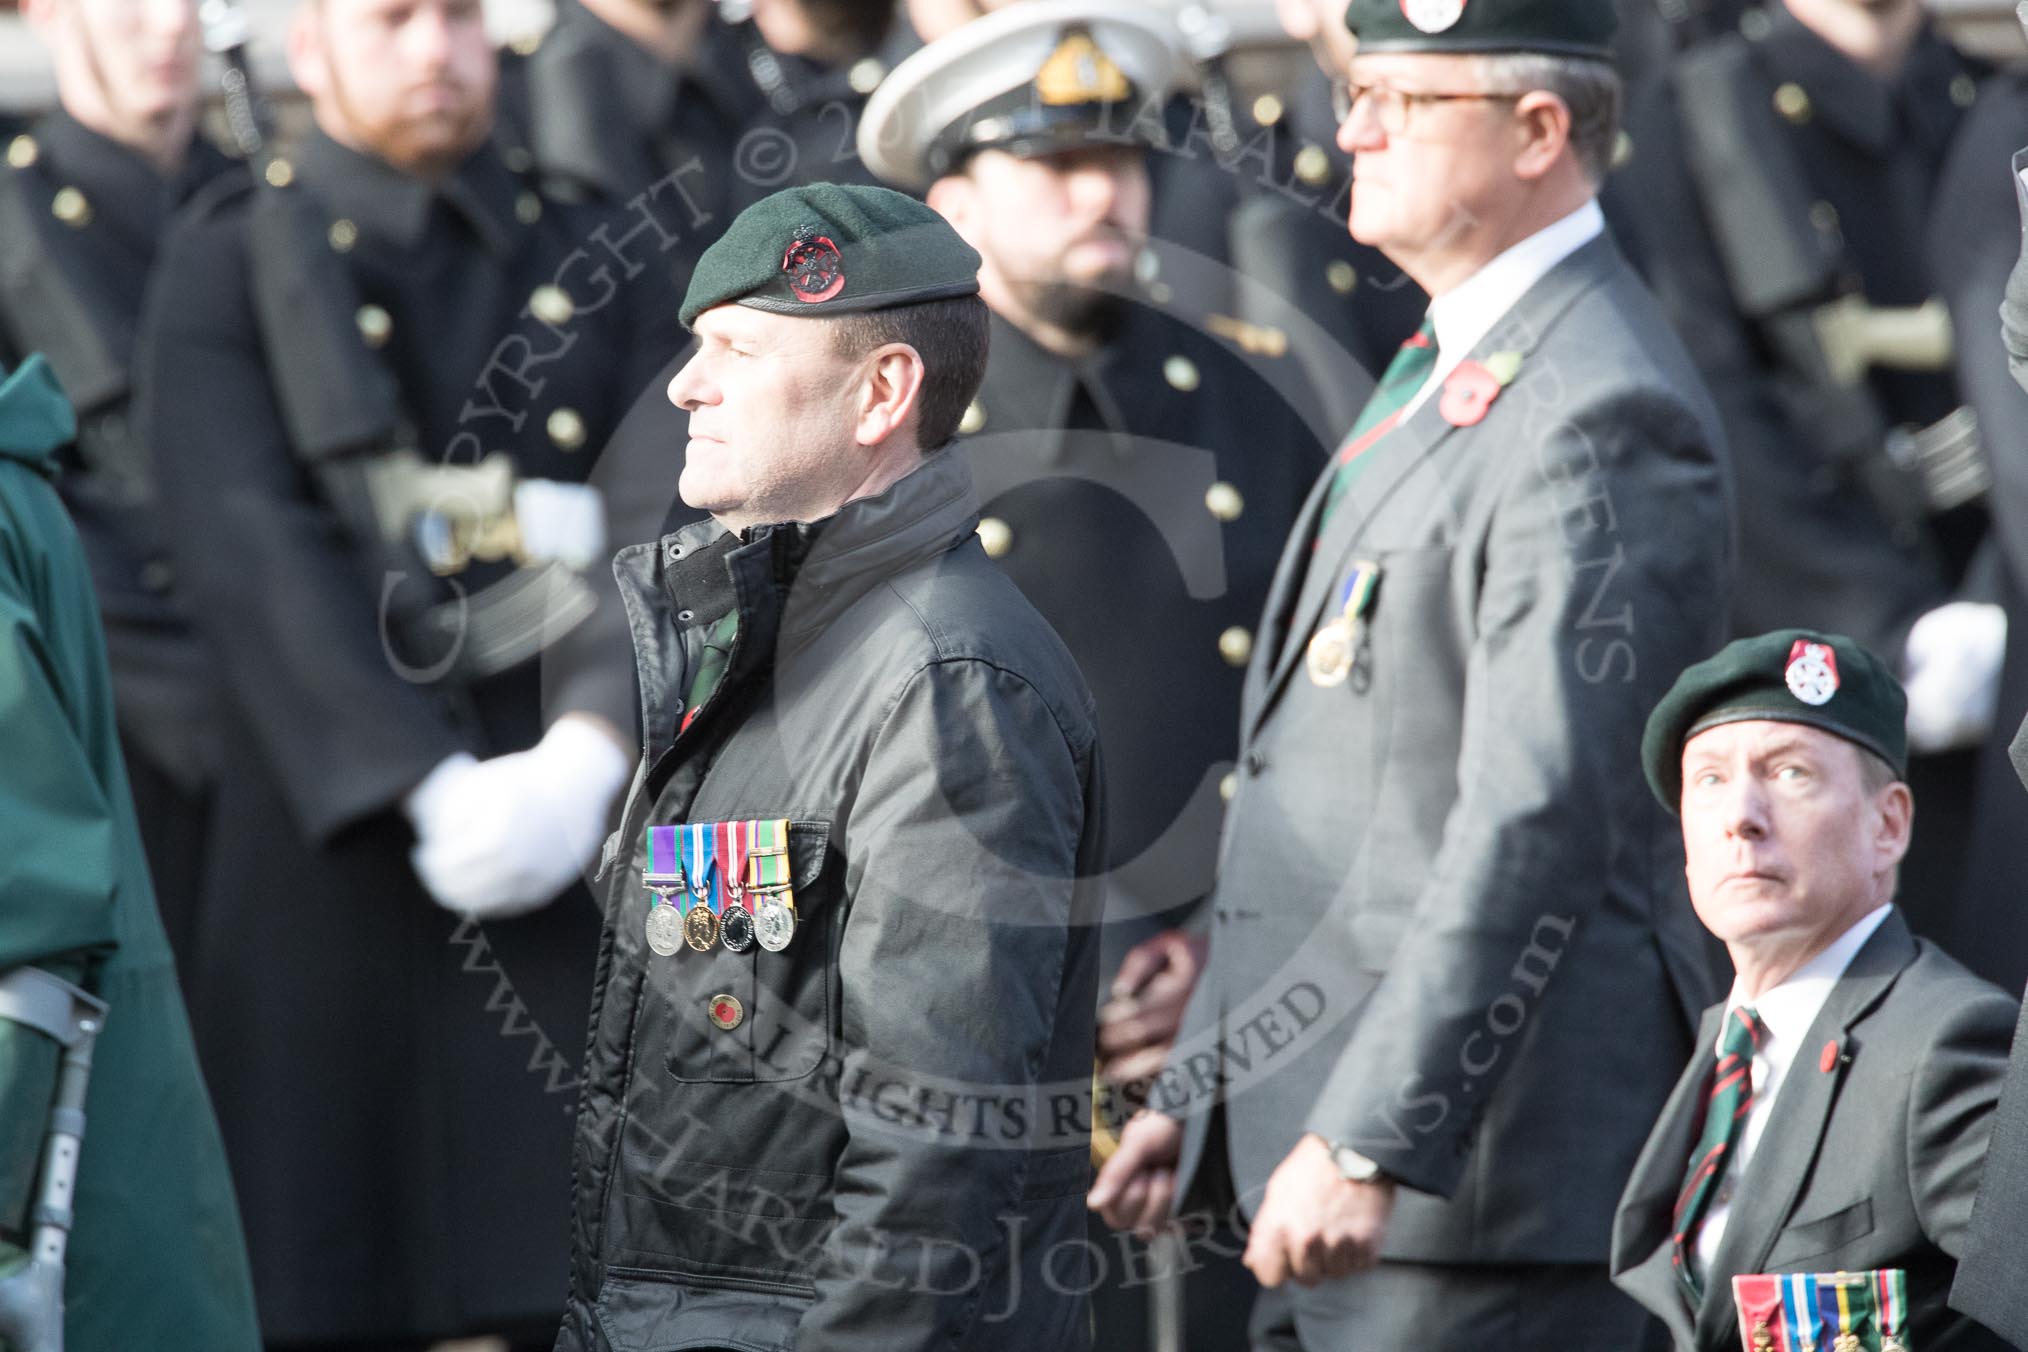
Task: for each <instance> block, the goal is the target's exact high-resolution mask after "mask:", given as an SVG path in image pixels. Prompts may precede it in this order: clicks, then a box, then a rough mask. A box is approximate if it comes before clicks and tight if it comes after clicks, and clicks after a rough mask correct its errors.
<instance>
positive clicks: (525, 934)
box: [138, 0, 680, 1348]
mask: <svg viewBox="0 0 2028 1352" xmlns="http://www.w3.org/2000/svg"><path fill="white" fill-rule="evenodd" d="M290 63H291V70H292V73H293V75H294V76H295V78H296V80H297V82H298V84H299V85H300V86H301V87H302V89H303V90H304V92H305V93H306V94H307V95H308V98H309V102H310V108H311V111H312V114H313V116H314V121H315V126H314V128H313V129H312V130H311V131H310V132H309V133H308V134H307V136H306V138H305V140H304V141H303V143H302V144H301V145H300V146H299V147H297V148H296V149H295V151H294V152H293V153H292V154H290V155H289V156H288V157H286V158H283V157H279V156H273V157H269V156H263V157H262V158H260V159H258V160H257V161H256V162H255V164H254V166H253V169H254V178H255V179H256V181H255V182H253V183H247V182H233V183H225V184H222V185H221V186H220V188H219V189H218V190H216V191H212V192H208V193H207V194H205V195H203V196H202V197H200V198H199V200H198V201H197V202H196V203H194V204H193V206H192V208H191V212H190V214H189V215H188V216H187V217H186V218H185V219H184V220H183V221H182V222H181V223H180V225H179V226H178V228H177V229H176V230H175V231H174V232H173V233H172V234H171V235H170V237H169V239H168V241H167V242H166V244H165V245H164V248H163V260H162V268H161V273H160V282H159V284H158V285H157V287H156V288H155V289H154V291H153V292H152V293H151V304H150V308H149V311H148V314H147V318H146V320H145V323H144V330H143V339H142V357H141V359H140V362H139V385H138V390H139V393H138V411H139V415H140V418H141V421H142V424H143V427H144V430H145V432H146V435H147V436H148V438H149V442H150V444H151V445H152V446H153V447H154V448H155V451H156V455H157V462H158V468H159V475H160V482H161V486H162V497H163V503H164V508H165V518H166V522H167V525H168V529H169V534H170V542H171V546H172V549H173V550H174V552H175V555H176V558H177V561H178V566H179V568H180V570H181V575H182V576H183V578H184V579H185V580H186V581H187V584H188V587H189V596H190V599H191V605H192V609H193V612H194V614H195V616H196V618H197V620H198V622H199V624H200V625H201V627H202V628H203V629H204V630H205V631H206V633H207V635H208V636H209V637H210V638H211V640H212V641H213V643H214V644H215V646H216V647H217V649H218V651H219V655H220V670H219V674H218V684H219V686H220V688H221V692H222V695H223V698H224V699H225V701H226V702H227V704H228V706H229V716H228V717H227V718H226V719H225V720H224V722H225V728H226V732H225V737H224V746H223V756H224V759H225V762H226V764H227V766H228V770H227V773H226V774H225V775H224V776H223V777H222V781H221V782H222V784H223V785H224V793H223V796H222V798H221V801H220V803H219V804H218V812H219V818H220V820H221V822H222V823H224V824H225V826H226V827H229V830H221V833H220V849H219V851H218V854H217V857H216V858H215V860H214V861H213V866H212V868H211V870H210V874H209V876H208V879H207V891H206V897H205V909H204V924H205V928H204V933H203V935H202V936H201V942H200V946H199V947H200V952H201V954H202V962H201V964H200V967H199V970H198V971H197V973H196V974H195V976H194V987H195V990H194V997H193V1001H192V1004H193V1015H194V1022H195V1023H196V1026H197V1032H198V1039H199V1050H200V1053H201V1054H202V1056H203V1058H204V1064H205V1068H206V1071H207V1073H208V1076H209V1078H210V1081H211V1084H212V1087H213V1091H214V1094H215V1097H216V1100H217V1104H218V1108H219V1115H220V1119H221V1125H222V1127H223V1129H224V1133H225V1138H226V1145H227V1151H228V1155H229V1157H230V1159H231V1162H232V1164H233V1167H234V1172H235V1180H236V1182H237V1184H238V1187H239V1195H240V1199H241V1202H242V1209H243V1213H244V1216H245V1220H246V1224H247V1230H248V1234H249V1236H250V1238H251V1245H250V1247H251V1250H252V1255H253V1265H254V1281H255V1288H256V1294H257V1297H258V1300H259V1303H260V1308H261V1317H262V1325H263V1332H264V1334H265V1336H266V1337H267V1339H268V1341H269V1345H270V1346H271V1347H274V1346H283V1345H296V1344H305V1343H315V1344H316V1345H318V1346H319V1347H325V1348H329V1347H339V1346H366V1347H373V1348H389V1347H409V1346H420V1345H422V1344H424V1343H426V1342H427V1341H429V1340H433V1339H436V1338H441V1337H450V1336H460V1335H466V1334H476V1333H504V1334H508V1335H510V1336H516V1337H522V1338H526V1339H529V1340H531V1342H530V1345H535V1342H537V1341H539V1343H540V1345H542V1346H547V1345H548V1330H551V1329H553V1327H554V1321H555V1318H556V1315H557V1308H558V1304H559V1301H560V1299H561V1295H562V1292H561V1291H560V1289H559V1288H558V1285H557V1281H556V1273H557V1272H558V1271H559V1270H560V1266H561V1264H562V1262H563V1248H564V1243H565V1234H566V1227H565V1218H566V1215H567V1210H566V1208H567V1178H568V1167H567V1163H566V1162H567V1159H568V1155H569V1126H570V1115H571V1110H572V1108H573V1106H574V1103H575V1092H574V1089H575V1086H574V1083H573V1076H572V1073H571V1072H572V1066H573V1063H574V1061H575V1058H576V1053H577V1050H578V1048H580V1047H581V1046H582V1045H583V1041H582V1039H583V1036H584V1028H585V1024H584V1013H583V1010H584V1006H585V1003H586V995H587V991H588V986H589V981H590V975H591V970H592V962H593V954H594V948H595V941H596V934H597V916H596V913H595V911H594V909H593V908H592V907H591V906H590V905H589V904H588V898H587V897H586V895H585V893H584V890H583V888H582V885H581V884H580V883H579V882H578V879H579V878H580V877H581V870H582V869H583V868H585V867H586V866H587V865H588V863H589V861H590V859H591V857H592V856H593V855H595V854H596V852H597V848H598V842H599V839H600V837H601V836H602V835H603V834H604V831H605V829H606V821H605V818H606V814H607V811H608V809H609V808H610V806H611V805H612V804H613V803H614V801H615V800H616V798H617V795H618V792H619V790H620V789H621V788H622V787H623V785H624V782H625V780H626V777H627V774H628V769H629V766H630V764H631V756H630V754H629V752H628V751H627V750H624V749H623V748H624V747H627V746H629V745H630V744H631V742H632V739H633V732H632V728H633V721H634V714H633V712H632V708H633V704H634V701H633V695H632V682H631V677H630V674H629V672H628V670H627V667H626V648H625V639H624V633H625V628H624V621H623V619H621V618H620V616H619V613H618V609H617V606H616V604H615V603H614V601H613V598H612V597H610V596H607V595H604V594H602V593H601V592H600V590H599V589H598V587H597V586H596V585H594V583H593V582H592V581H588V580H587V579H595V578H597V577H599V576H600V571H601V570H599V569H598V567H597V561H598V560H599V559H601V558H602V557H604V554H605V550H606V544H607V542H608V541H610V540H615V539H617V540H622V541H624V540H630V539H634V538H641V536H642V535H644V534H646V533H648V532H650V531H652V530H653V527H654V522H655V521H656V520H659V518H660V516H661V514H662V512H663V510H664V509H665V506H666V502H667V497H668V495H669V493H670V492H671V488H670V479H671V477H672V472H673V471H672V466H670V464H669V463H668V460H669V456H668V452H667V450H666V449H664V450H663V451H662V452H661V463H660V464H659V465H656V466H654V467H653V468H654V469H656V470H657V471H658V472H657V473H656V474H654V475H653V476H652V484H653V487H652V490H651V489H647V488H643V487H642V486H641V485H640V483H639V482H638V481H637V480H635V479H634V478H633V477H632V476H631V474H630V473H629V470H628V467H626V466H624V465H616V464H615V463H614V462H613V457H612V455H611V454H610V453H608V454H606V455H605V456H604V458H601V456H600V450H601V447H603V446H605V445H606V442H607V437H608V434H609V433H610V432H611V430H612V429H613V427H614V426H615V424H616V423H617V422H618V421H619V420H620V419H621V417H622V416H623V415H624V414H625V412H626V411H627V409H628V406H629V404H630V402H631V401H632V400H633V399H634V398H635V396H636V395H637V394H638V393H641V392H642V390H643V387H644V386H646V385H648V384H649V383H650V381H651V379H652V375H653V373H654V372H655V371H656V370H658V369H659V368H660V367H661V366H662V365H663V364H664V363H665V362H666V361H667V360H668V358H669V356H670V355H671V353H672V350H673V346H674V344H673V341H671V337H672V336H673V335H666V334H664V333H662V332H660V331H659V330H656V329H653V328H651V327H650V326H649V325H648V324H647V323H646V322H644V320H643V319H641V318H639V317H637V311H639V310H641V309H651V310H653V309H656V308H657V307H652V306H642V305H640V303H639V302H640V301H641V300H642V299H643V297H644V296H645V294H646V290H645V288H646V286H647V283H646V282H645V281H644V280H643V279H646V278H649V277H653V276H658V275H660V274H659V273H658V271H657V268H658V250H659V249H660V248H661V247H663V246H664V245H665V244H666V243H668V242H669V241H671V240H672V239H675V238H677V237H678V234H679V232H678V229H677V227H678V226H679V225H680V218H674V217H672V218H661V217H655V216H651V215H646V214H643V212H641V211H635V210H629V211H626V212H623V213H621V214H620V215H619V216H618V217H617V218H611V217H606V216H603V215H594V214H591V213H588V212H585V211H582V210H578V209H573V208H570V207H567V206H565V205H564V204H560V203H558V202H556V201H554V200H552V199H549V198H545V197H544V196H543V195H542V194H541V193H540V192H539V191H538V190H537V188H536V187H535V186H533V185H532V184H531V183H530V182H529V181H528V180H527V179H525V178H523V177H520V176H517V175H516V174H515V173H514V172H513V171H512V169H511V168H510V167H509V166H508V165H507V164H506V163H504V162H503V159H502V157H501V155H500V154H499V153H497V152H496V151H495V150H494V149H493V148H492V147H491V146H490V145H489V143H488V142H487V132H488V127H489V123H490V119H491V115H492V107H493V92H494V88H495V58H494V53H493V50H492V47H491V45H490V43H489V41H488V39H487V36H486V34H485V31H484V28H483V26H482V23H481V16H480V9H479V6H478V5H477V4H476V3H472V2H471V0H423V3H420V4H416V5H414V6H406V5H404V6H401V7H389V6H385V5H383V4H381V3H380V0H312V2H311V3H310V4H308V5H307V6H306V7H305V8H303V9H302V10H301V11H299V12H298V14H297V15H296V19H295V23H294V26H293V27H292V29H291V32H290ZM630 279H633V280H632V282H631V284H630ZM654 318H656V319H658V320H659V321H661V323H663V324H665V325H666V324H672V323H673V315H670V314H669V313H668V312H667V311H666V310H660V311H659V312H658V313H657V314H655V315H654ZM647 393H649V394H650V395H659V393H660V391H659V389H649V390H648V391H647ZM595 466H596V479H595V480H594V467H595ZM588 481H593V482H596V483H597V484H598V485H599V486H600V487H601V488H602V489H603V490H604V491H603V493H602V494H601V493H599V492H596V491H594V490H593V489H592V488H591V487H589V486H588ZM658 498H659V500H658ZM636 511H638V512H639V513H640V516H641V517H642V518H645V519H646V522H647V524H646V525H645V526H640V525H636V524H634V523H633V513H635V512H636ZM602 512H603V514H604V515H605V517H606V518H607V526H606V528H605V529H604V530H603V531H601V530H600V529H599V528H598V519H599V517H600V515H601V513H602ZM601 537H604V538H601ZM439 574H441V575H442V576H441V577H439V576H438V575H439ZM482 922H483V923H482Z"/></svg>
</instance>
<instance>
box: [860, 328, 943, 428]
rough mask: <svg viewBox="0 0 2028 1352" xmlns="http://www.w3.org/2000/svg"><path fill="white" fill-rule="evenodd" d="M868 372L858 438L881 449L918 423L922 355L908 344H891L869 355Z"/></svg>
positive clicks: (861, 383) (862, 382)
mask: <svg viewBox="0 0 2028 1352" xmlns="http://www.w3.org/2000/svg"><path fill="white" fill-rule="evenodd" d="M865 369H866V376H865V378H864V379H863V380H862V381H861V382H860V385H859V422H858V425H857V426H856V427H855V428H854V429H853V433H854V439H855V440H857V441H858V443H859V444H860V445H861V446H878V445H880V444H881V443H883V442H885V441H887V440H888V439H890V438H891V437H893V436H894V435H895V434H896V433H897V432H903V431H905V430H906V429H907V428H908V427H909V426H910V424H911V423H913V422H915V421H916V416H915V414H916V405H917V404H918V403H919V402H920V401H921V398H922V379H923V364H922V355H921V354H920V353H918V352H917V351H916V350H915V349H914V348H912V347H910V346H909V345H908V344H907V343H888V344H887V345H886V346H884V347H879V348H876V349H874V350H873V352H871V353H870V354H868V356H867V358H866V368H865ZM918 449H928V448H927V447H919V448H918Z"/></svg>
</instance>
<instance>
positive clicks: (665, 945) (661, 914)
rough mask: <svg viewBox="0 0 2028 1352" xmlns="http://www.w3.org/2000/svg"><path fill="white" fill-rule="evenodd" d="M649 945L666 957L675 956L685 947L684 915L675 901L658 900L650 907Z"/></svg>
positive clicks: (658, 953)
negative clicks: (677, 907)
mask: <svg viewBox="0 0 2028 1352" xmlns="http://www.w3.org/2000/svg"><path fill="white" fill-rule="evenodd" d="M648 947H649V948H651V949H653V950H654V951H655V953H656V954H657V955H658V956H660V957H664V958H670V957H674V956H675V955H676V953H677V951H678V950H679V949H681V948H682V947H683V915H682V913H681V912H680V911H678V910H677V909H676V907H675V905H674V904H673V903H670V902H664V901H658V902H655V903H654V904H652V905H650V906H649V907H648Z"/></svg>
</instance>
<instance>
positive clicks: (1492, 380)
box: [1437, 361, 1500, 427]
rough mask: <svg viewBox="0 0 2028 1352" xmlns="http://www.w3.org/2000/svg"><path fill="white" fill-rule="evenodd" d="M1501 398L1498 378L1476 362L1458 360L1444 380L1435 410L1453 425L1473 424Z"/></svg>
mask: <svg viewBox="0 0 2028 1352" xmlns="http://www.w3.org/2000/svg"><path fill="white" fill-rule="evenodd" d="M1499 397H1500V378H1499V377H1498V376H1496V375H1494V374H1493V373H1492V372H1491V371H1488V370H1487V369H1486V368H1485V367H1483V366H1481V365H1479V363H1477V362H1475V361H1468V362H1460V363H1459V364H1458V369H1457V370H1455V371H1452V372H1451V373H1450V375H1449V376H1448V377H1446V378H1445V380H1444V393H1443V398H1442V399H1441V400H1440V401H1439V402H1438V404H1437V412H1439V413H1441V414H1443V415H1444V421H1445V422H1447V423H1449V424H1450V425H1451V426H1452V427H1473V426H1476V425H1477V424H1478V422H1479V420H1480V419H1482V418H1484V417H1485V416H1486V410H1487V409H1489V408H1491V407H1492V406H1493V401H1494V400H1495V399H1497V398H1499Z"/></svg>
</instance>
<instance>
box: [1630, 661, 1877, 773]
mask: <svg viewBox="0 0 2028 1352" xmlns="http://www.w3.org/2000/svg"><path fill="white" fill-rule="evenodd" d="M1755 718H1764V719H1769V720H1771V721H1773V722H1777V723H1802V724H1806V725H1808V726H1809V727H1813V728H1818V729H1821V730H1822V731H1824V732H1829V733H1834V734H1836V735H1837V736H1839V737H1843V738H1844V739H1845V740H1846V741H1848V742H1852V743H1854V744H1856V745H1858V746H1859V747H1861V748H1862V749H1864V750H1867V751H1870V752H1872V753H1873V754H1874V755H1876V756H1878V757H1880V759H1882V760H1884V761H1886V762H1887V763H1888V764H1889V765H1891V766H1893V767H1894V772H1895V773H1896V774H1897V775H1905V774H1906V773H1907V772H1908V726H1907V724H1908V696H1907V694H1905V693H1904V692H1903V691H1902V688H1901V682H1900V681H1897V680H1896V679H1895V678H1894V675H1893V673H1892V672H1890V671H1889V670H1888V669H1887V667H1886V665H1885V664H1884V663H1882V662H1881V661H1880V659H1878V658H1877V657H1875V656H1874V655H1873V654H1872V653H1869V652H1867V651H1866V650H1865V649H1864V648H1862V647H1860V646H1859V645H1858V644H1857V643H1854V642H1853V641H1852V640H1851V639H1849V638H1846V637H1844V636H1843V635H1842V634H1821V633H1817V632H1814V631H1812V630H1808V629H1778V630H1776V631H1775V632H1774V633H1772V634H1762V635H1760V636H1759V637H1758V638H1742V639H1736V640H1734V641H1733V642H1731V643H1728V644H1726V645H1725V647H1723V648H1722V649H1720V650H1719V651H1718V653H1717V654H1716V655H1715V656H1712V657H1707V658H1705V659H1704V660H1703V661H1702V662H1699V663H1698V664H1697V665H1696V666H1693V667H1691V668H1690V669H1689V670H1688V671H1685V672H1684V673H1683V674H1682V675H1681V676H1679V677H1677V678H1676V684H1675V685H1673V686H1671V687H1670V688H1669V693H1668V694H1666V695H1664V696H1662V702H1661V703H1659V704H1657V705H1656V706H1655V711H1654V712H1653V713H1652V714H1650V715H1648V728H1647V731H1646V733H1645V734H1643V736H1642V737H1641V768H1642V769H1643V770H1645V771H1646V772H1647V775H1648V787H1649V788H1651V789H1653V790H1654V791H1655V797H1657V798H1659V799H1661V800H1662V806H1663V807H1666V808H1668V809H1669V811H1671V812H1674V811H1676V809H1677V804H1678V802H1679V801H1680V800H1681V798H1682V796H1683V744H1684V743H1685V742H1687V741H1689V740H1690V739H1691V738H1692V737H1695V736H1696V735H1697V734H1698V733H1700V732H1703V731H1704V730H1705V729H1706V728H1712V727H1716V726H1718V725H1719V724H1721V723H1740V722H1745V721H1746V720H1748V719H1755Z"/></svg>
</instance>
